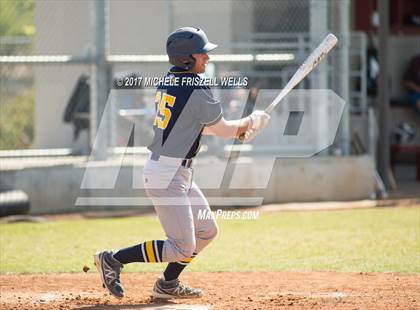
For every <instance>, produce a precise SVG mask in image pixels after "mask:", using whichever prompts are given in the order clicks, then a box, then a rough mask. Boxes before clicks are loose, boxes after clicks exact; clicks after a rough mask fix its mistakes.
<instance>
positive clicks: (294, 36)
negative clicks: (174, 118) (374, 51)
mask: <svg viewBox="0 0 420 310" xmlns="http://www.w3.org/2000/svg"><path fill="white" fill-rule="evenodd" d="M98 2H99V1H76V2H75V1H32V0H27V1H16V2H15V1H2V2H1V6H2V9H1V10H0V11H1V33H0V43H1V46H0V53H1V55H0V61H1V69H0V70H1V76H0V87H1V88H0V104H1V106H0V107H1V110H2V111H1V122H0V126H1V130H0V145H1V149H23V148H70V149H72V150H74V151H78V152H85V153H86V152H89V145H92V143H93V140H94V139H93V137H92V135H89V132H91V133H92V121H93V122H94V124H95V125H94V127H95V126H96V127H97V126H98V122H99V120H98V117H97V116H95V110H96V109H98V107H99V108H100V107H101V106H102V107H103V106H104V105H105V102H99V101H100V100H99V99H98V97H97V96H92V92H93V93H94V94H98V93H100V92H103V91H104V88H101V86H100V85H102V86H103V82H102V84H100V83H99V84H98V83H97V79H98V76H97V74H96V75H95V74H94V72H95V70H96V69H97V68H98V64H99V63H101V60H100V59H99V58H98V57H99V56H98V55H99V54H98V50H99V49H98V46H96V45H97V44H98V42H101V41H98V38H102V42H103V43H104V46H103V52H104V53H105V56H104V58H103V59H104V60H105V65H104V67H103V69H104V70H102V71H101V72H102V73H103V72H106V74H107V78H106V79H105V80H106V81H107V85H106V91H107V92H108V91H109V89H110V88H112V81H113V79H114V78H115V77H117V76H121V75H123V76H124V75H125V76H127V75H130V74H137V75H141V76H162V75H163V74H164V73H165V71H166V70H167V67H168V64H167V58H166V56H165V47H164V46H165V45H164V43H165V40H166V37H167V35H168V33H169V32H171V31H172V30H173V29H176V28H178V27H181V26H185V25H193V26H199V27H201V28H203V29H204V30H205V31H206V33H207V35H208V36H209V38H210V40H212V41H215V42H216V43H218V44H219V47H218V49H217V50H216V51H215V52H214V53H212V54H211V55H210V57H211V61H212V66H210V67H209V69H210V70H208V71H210V72H208V73H209V74H210V75H214V76H237V77H245V76H246V77H248V78H249V83H248V86H247V88H248V89H250V90H251V91H250V93H251V94H253V92H254V93H255V92H256V91H258V90H259V89H281V88H282V87H284V85H285V84H286V83H287V81H288V79H289V78H290V77H291V76H292V75H293V73H294V72H295V70H296V69H297V67H298V66H299V64H300V63H301V62H302V61H303V60H304V59H305V58H306V57H307V55H309V53H310V52H311V50H312V49H313V48H314V47H315V46H316V45H317V44H318V43H319V42H320V41H321V40H322V38H323V37H324V36H325V35H326V34H327V33H328V32H329V31H333V32H334V33H336V34H337V36H338V37H339V41H340V44H339V46H338V47H337V48H336V49H335V50H334V51H333V52H332V53H331V56H330V57H329V58H328V59H327V61H325V63H324V64H322V65H320V66H319V68H317V69H316V70H315V71H314V72H313V73H311V74H310V75H309V77H308V78H307V79H305V81H304V82H302V83H300V84H299V85H298V88H320V89H330V88H332V89H333V90H335V91H336V92H337V93H338V94H339V95H340V96H342V97H343V98H344V99H348V98H353V97H354V96H353V97H352V96H351V95H350V94H349V92H351V91H353V90H357V89H358V90H360V91H359V93H361V94H360V95H358V96H359V97H358V99H357V102H358V105H359V106H363V104H364V103H363V95H364V94H363V88H360V85H359V86H357V87H359V88H357V87H356V86H354V87H353V84H354V83H349V78H348V76H349V70H350V69H349V63H348V58H349V55H348V50H349V46H350V44H351V42H350V41H349V39H348V38H349V32H348V29H347V28H346V27H348V25H345V23H346V21H348V14H349V10H350V8H349V2H348V1H338V0H337V1H321V0H319V1H309V0H284V1H269V0H267V1H256V0H255V1H234V0H226V1H200V2H199V3H196V2H191V1H181V0H179V1H141V2H135V1H110V2H105V6H104V16H105V17H106V18H105V19H104V24H103V27H102V28H101V29H98V27H97V26H98V24H97V23H96V22H97V16H98V15H97V13H98V12H97V9H98V6H97V4H98ZM342 3H346V5H342ZM95 14H96V15H95ZM95 16H96V17H95ZM345 16H347V17H346V18H347V19H346V18H345ZM95 18H96V19H95ZM340 18H341V20H343V22H340ZM95 23H96V24H95ZM95 25H96V28H95ZM363 53H364V51H363V50H361V49H360V48H359V47H357V48H356V52H355V53H353V54H352V57H356V58H357V57H359V58H358V59H357V61H356V62H357V63H359V62H363V61H364V59H363V57H362V55H363ZM354 54H355V55H354ZM5 56H12V57H5ZM18 56H24V57H18ZM358 68H359V69H360V68H363V63H361V65H360V66H359V67H358ZM362 70H363V69H360V70H359V73H358V74H359V75H360V76H361V75H362V74H363V72H361V71H362ZM102 75H103V74H102ZM83 76H85V77H87V80H86V81H88V82H87V84H86V85H84V84H83ZM80 81H82V83H80ZM86 81H85V82H86ZM356 84H357V83H356ZM77 85H78V86H79V87H81V89H82V90H81V94H79V95H80V96H81V98H79V101H82V102H83V103H81V104H80V105H78V106H77V109H75V110H74V111H72V112H73V114H72V115H66V112H69V111H70V112H71V110H72V109H71V107H69V104H70V102H71V99H73V104H74V101H75V100H76V99H77V98H76V97H77V96H76V95H77V92H75V90H77V87H76V86H77ZM98 85H99V86H98ZM349 86H350V87H353V88H354V89H350V90H349V89H348V87H349ZM83 87H85V89H84V90H85V91H86V89H87V88H86V87H88V88H89V89H88V92H83ZM98 87H99V89H98ZM89 91H90V92H89ZM239 93H241V92H239ZM133 94H134V93H133ZM353 95H354V94H353ZM75 96H76V97H75ZM136 96H138V94H137V95H133V97H130V96H125V99H124V100H123V101H124V103H122V104H121V106H120V108H121V109H120V110H121V111H116V112H115V113H118V117H117V120H116V122H117V123H116V124H117V125H116V124H113V125H112V126H110V130H111V131H110V132H109V136H110V138H109V141H108V143H109V145H111V146H121V145H120V144H119V143H118V139H117V138H116V136H118V134H116V133H115V132H112V130H116V129H118V128H119V126H124V125H121V122H127V121H130V117H129V113H134V114H135V113H141V111H140V112H139V111H137V112H135V111H132V110H136V109H137V110H138V109H139V106H141V105H142V103H141V101H142V100H144V101H147V103H148V105H150V103H151V102H150V101H151V98H153V95H152V94H151V91H150V94H148V93H147V91H143V94H142V96H141V98H142V99H138V98H137V97H136ZM238 96H239V97H243V94H239V95H238ZM360 98H361V99H360ZM98 100H99V101H98ZM361 100H362V101H361ZM246 101H247V99H246V98H245V99H243V98H242V99H240V100H239V99H238V98H232V100H229V102H228V103H225V108H226V113H227V117H229V115H228V114H229V112H228V111H231V112H232V111H233V112H232V113H233V114H232V115H231V116H232V117H233V116H235V117H236V116H237V115H236V114H241V112H239V111H243V107H242V106H241V104H242V105H243V104H245V102H246ZM238 102H239V104H238ZM355 102H356V100H355ZM360 102H362V103H360ZM124 111H125V112H124ZM124 113H125V114H124ZM127 113H128V114H127ZM235 113H236V114H235ZM95 117H96V118H95ZM118 118H121V119H120V120H118ZM343 120H344V121H342V124H344V127H342V129H341V131H340V132H341V133H340V135H339V136H338V140H337V141H336V146H337V148H338V149H340V150H341V151H340V152H339V153H341V154H348V153H349V150H348V148H349V137H350V133H349V130H350V129H349V124H348V122H349V117H348V115H347V114H345V115H344V116H343ZM118 122H119V123H118ZM137 123H138V120H137ZM118 124H120V125H118ZM112 128H113V129H112Z"/></svg>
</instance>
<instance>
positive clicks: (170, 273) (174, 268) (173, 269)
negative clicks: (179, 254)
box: [163, 252, 197, 281]
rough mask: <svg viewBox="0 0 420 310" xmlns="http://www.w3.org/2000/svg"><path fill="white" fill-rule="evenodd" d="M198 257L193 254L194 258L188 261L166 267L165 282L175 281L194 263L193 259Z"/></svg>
mask: <svg viewBox="0 0 420 310" xmlns="http://www.w3.org/2000/svg"><path fill="white" fill-rule="evenodd" d="M196 255H197V253H195V252H194V253H193V254H192V256H191V257H190V258H188V259H186V260H183V261H180V262H173V263H169V264H168V266H167V267H166V269H165V271H164V272H163V276H164V278H165V281H171V280H175V279H177V278H178V277H179V275H180V274H181V272H182V271H183V270H184V269H185V267H187V266H188V264H189V263H190V262H191V261H192V259H193V258H194V257H195V256H196Z"/></svg>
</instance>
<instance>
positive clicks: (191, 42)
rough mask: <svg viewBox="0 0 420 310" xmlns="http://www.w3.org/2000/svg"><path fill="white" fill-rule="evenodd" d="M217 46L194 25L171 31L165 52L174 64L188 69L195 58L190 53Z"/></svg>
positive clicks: (205, 51) (198, 52)
mask: <svg viewBox="0 0 420 310" xmlns="http://www.w3.org/2000/svg"><path fill="white" fill-rule="evenodd" d="M216 47H217V45H216V44H213V43H211V42H210V41H209V39H207V36H206V34H205V33H204V31H203V30H201V29H199V28H194V27H182V28H179V29H177V30H175V31H174V32H172V33H171V34H170V35H169V37H168V40H167V41H166V53H167V54H168V56H169V62H170V63H171V64H173V65H174V66H177V67H180V68H184V69H186V70H190V69H191V68H193V67H194V64H195V59H194V57H192V54H203V53H207V52H210V51H211V50H214V49H215V48H216Z"/></svg>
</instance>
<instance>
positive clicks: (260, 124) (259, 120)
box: [249, 110, 270, 131]
mask: <svg viewBox="0 0 420 310" xmlns="http://www.w3.org/2000/svg"><path fill="white" fill-rule="evenodd" d="M249 117H250V118H251V122H252V123H251V129H252V130H254V131H258V130H261V129H263V128H265V127H266V126H267V125H268V121H269V120H270V115H269V114H268V113H266V112H264V111H261V110H255V111H254V112H252V113H251V115H249Z"/></svg>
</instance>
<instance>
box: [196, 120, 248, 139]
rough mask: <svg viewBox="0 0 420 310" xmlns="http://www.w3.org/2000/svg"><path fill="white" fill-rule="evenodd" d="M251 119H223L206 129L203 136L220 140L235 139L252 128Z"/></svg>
mask: <svg viewBox="0 0 420 310" xmlns="http://www.w3.org/2000/svg"><path fill="white" fill-rule="evenodd" d="M251 122H252V121H251V118H250V117H245V118H241V119H238V120H233V121H228V120H225V119H224V118H223V117H222V118H221V119H220V120H219V121H218V122H217V123H216V124H214V125H212V126H208V127H204V130H203V134H205V135H213V136H218V137H220V138H225V139H229V138H235V137H237V136H239V135H240V134H241V133H244V132H246V131H247V130H248V129H250V128H251V125H252V123H251Z"/></svg>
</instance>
